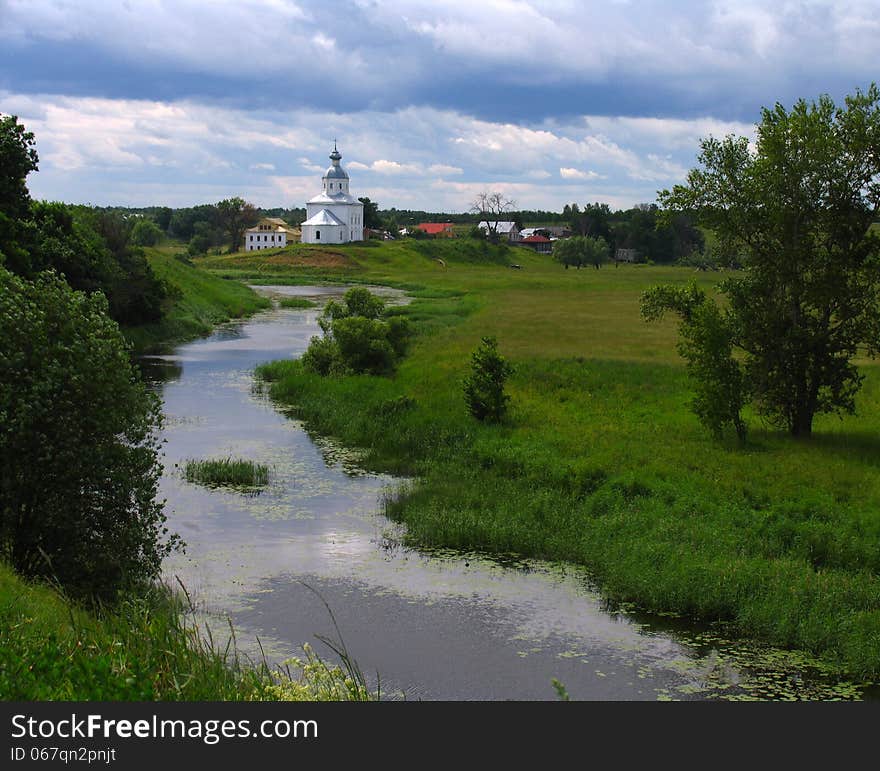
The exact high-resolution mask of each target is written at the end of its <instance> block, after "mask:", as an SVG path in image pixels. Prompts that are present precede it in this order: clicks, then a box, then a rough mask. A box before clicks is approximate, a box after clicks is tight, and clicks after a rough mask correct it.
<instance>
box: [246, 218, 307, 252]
mask: <svg viewBox="0 0 880 771" xmlns="http://www.w3.org/2000/svg"><path fill="white" fill-rule="evenodd" d="M296 236H297V232H296V231H295V230H294V229H293V228H292V227H290V225H288V224H287V223H286V222H285V221H284V220H283V219H281V218H280V217H263V219H261V220H260V221H259V222H258V223H257V224H256V225H254V226H253V227H252V228H248V229H247V230H245V231H244V249H245V251H246V252H255V251H257V250H259V249H277V248H281V247H285V246H287V245H288V244H290V243H293V242H294V241H295V240H296Z"/></svg>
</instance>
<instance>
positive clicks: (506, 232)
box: [479, 220, 520, 244]
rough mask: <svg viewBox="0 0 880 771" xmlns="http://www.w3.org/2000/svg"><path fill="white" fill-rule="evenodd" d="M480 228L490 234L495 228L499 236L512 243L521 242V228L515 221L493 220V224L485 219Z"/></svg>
mask: <svg viewBox="0 0 880 771" xmlns="http://www.w3.org/2000/svg"><path fill="white" fill-rule="evenodd" d="M479 227H480V230H482V231H484V232H485V233H487V234H489V233H491V232H492V230H493V228H494V230H495V233H496V234H497V235H498V238H500V239H505V240H507V241H509V242H510V243H512V244H515V243H519V239H520V236H519V228H518V227H517V226H516V223H515V222H495V221H493V222H492V223H491V224H490V223H489V222H487V221H486V220H483V221H482V222H481V223H480V225H479Z"/></svg>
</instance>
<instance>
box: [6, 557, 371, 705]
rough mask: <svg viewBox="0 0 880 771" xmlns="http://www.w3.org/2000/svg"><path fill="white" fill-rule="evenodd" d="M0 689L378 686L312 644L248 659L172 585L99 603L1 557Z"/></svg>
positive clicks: (294, 693)
mask: <svg viewBox="0 0 880 771" xmlns="http://www.w3.org/2000/svg"><path fill="white" fill-rule="evenodd" d="M230 634H231V631H230ZM230 639H232V638H230ZM0 698H2V699H3V700H6V701H13V700H21V701H68V700H77V701H80V700H81V701H153V700H161V701H348V700H357V701H359V700H367V699H370V698H373V695H372V694H370V693H369V691H368V690H367V688H366V685H365V683H364V680H363V676H362V675H361V674H360V672H359V671H358V670H357V669H356V666H354V665H353V663H352V662H350V661H346V660H343V667H334V666H331V665H328V664H326V663H325V662H324V661H323V660H322V659H321V658H320V657H319V656H317V655H316V654H315V652H314V651H313V650H312V649H311V648H309V647H308V646H304V653H303V656H302V657H301V658H295V659H291V660H290V661H289V662H288V663H287V664H286V665H285V666H284V667H283V668H278V667H275V668H273V667H270V666H268V665H267V664H266V663H265V662H264V661H263V662H252V661H248V660H246V659H243V658H242V657H240V656H239V654H238V653H237V651H236V649H235V646H234V644H232V643H230V644H222V645H221V644H219V643H215V642H214V641H213V640H212V638H211V636H210V634H209V633H208V632H207V631H206V629H205V628H204V627H201V626H199V625H198V624H197V623H196V622H195V621H194V620H193V617H192V615H191V614H190V613H189V612H188V609H187V608H186V607H185V606H182V605H180V604H179V603H178V602H177V600H176V599H175V598H174V597H173V596H172V595H171V593H170V592H168V591H164V590H163V591H159V590H157V591H156V592H155V593H154V594H153V595H151V596H145V597H139V598H132V599H129V600H125V601H123V602H121V603H120V605H119V606H118V607H117V608H115V609H113V610H103V611H98V612H92V611H87V610H85V609H82V608H79V607H77V606H76V605H75V604H74V603H72V602H70V601H69V600H68V599H67V598H65V597H63V596H62V595H61V594H59V593H58V592H56V591H55V590H54V589H52V588H50V587H48V586H45V585H41V584H29V583H27V582H25V581H23V580H22V579H21V578H19V577H18V576H16V575H15V573H13V571H12V570H11V569H10V568H8V567H7V566H6V565H5V564H3V563H2V562H0Z"/></svg>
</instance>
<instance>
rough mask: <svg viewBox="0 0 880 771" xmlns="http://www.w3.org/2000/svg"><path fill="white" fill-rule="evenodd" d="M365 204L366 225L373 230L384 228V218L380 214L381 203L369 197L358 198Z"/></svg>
mask: <svg viewBox="0 0 880 771" xmlns="http://www.w3.org/2000/svg"><path fill="white" fill-rule="evenodd" d="M358 201H360V202H361V203H362V204H363V205H364V227H365V228H370V229H371V230H381V229H382V218H381V217H380V216H379V204H377V203H376V202H375V201H371V200H370V199H369V198H358Z"/></svg>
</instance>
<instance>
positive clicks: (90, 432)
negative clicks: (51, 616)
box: [0, 268, 178, 600]
mask: <svg viewBox="0 0 880 771" xmlns="http://www.w3.org/2000/svg"><path fill="white" fill-rule="evenodd" d="M160 418H161V413H160V405H159V400H158V398H157V397H156V396H155V395H154V394H152V393H151V392H150V391H149V390H148V389H147V388H146V386H145V385H144V384H143V383H142V381H141V380H140V378H139V377H138V375H137V373H136V371H135V370H134V368H133V366H132V364H131V362H130V360H129V356H128V350H127V346H126V344H125V341H124V338H123V337H122V334H121V333H120V331H119V327H118V326H117V324H116V323H115V322H114V321H112V320H111V319H110V317H109V316H108V315H107V301H106V300H105V298H104V296H103V295H102V294H100V293H96V294H93V295H91V296H90V295H86V294H84V293H82V292H75V291H73V290H72V289H71V288H70V286H68V284H67V283H66V282H65V281H63V280H62V279H61V278H59V277H58V276H57V275H55V274H52V273H44V274H40V275H39V276H38V277H37V278H36V280H35V281H33V282H31V281H27V280H25V279H23V278H21V277H19V276H16V275H14V274H12V273H10V272H9V271H7V270H5V269H3V268H0V554H2V556H3V557H4V558H5V559H7V560H8V561H9V562H10V563H11V564H12V565H13V567H14V568H15V569H16V570H18V571H19V572H20V573H22V574H24V575H27V576H42V577H47V578H50V579H53V580H57V581H59V582H60V583H61V585H62V586H63V587H64V589H65V590H66V591H67V592H69V593H71V594H72V595H74V596H77V597H96V598H99V599H101V600H112V599H113V598H114V597H115V596H116V594H117V592H118V591H119V590H122V589H125V588H128V587H132V586H135V585H139V584H141V583H143V582H147V581H151V580H152V579H155V578H156V577H157V576H158V575H159V570H160V566H161V562H162V559H163V557H164V556H165V555H167V554H168V553H169V552H170V551H171V550H172V549H174V548H175V547H176V546H177V545H178V539H177V537H176V536H173V535H169V534H168V532H167V530H166V528H165V515H164V513H163V506H162V503H161V502H159V501H157V500H156V495H157V492H158V481H159V476H160V474H161V470H162V467H161V465H160V463H159V439H158V437H157V433H156V432H157V430H158V428H159V426H160Z"/></svg>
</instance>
